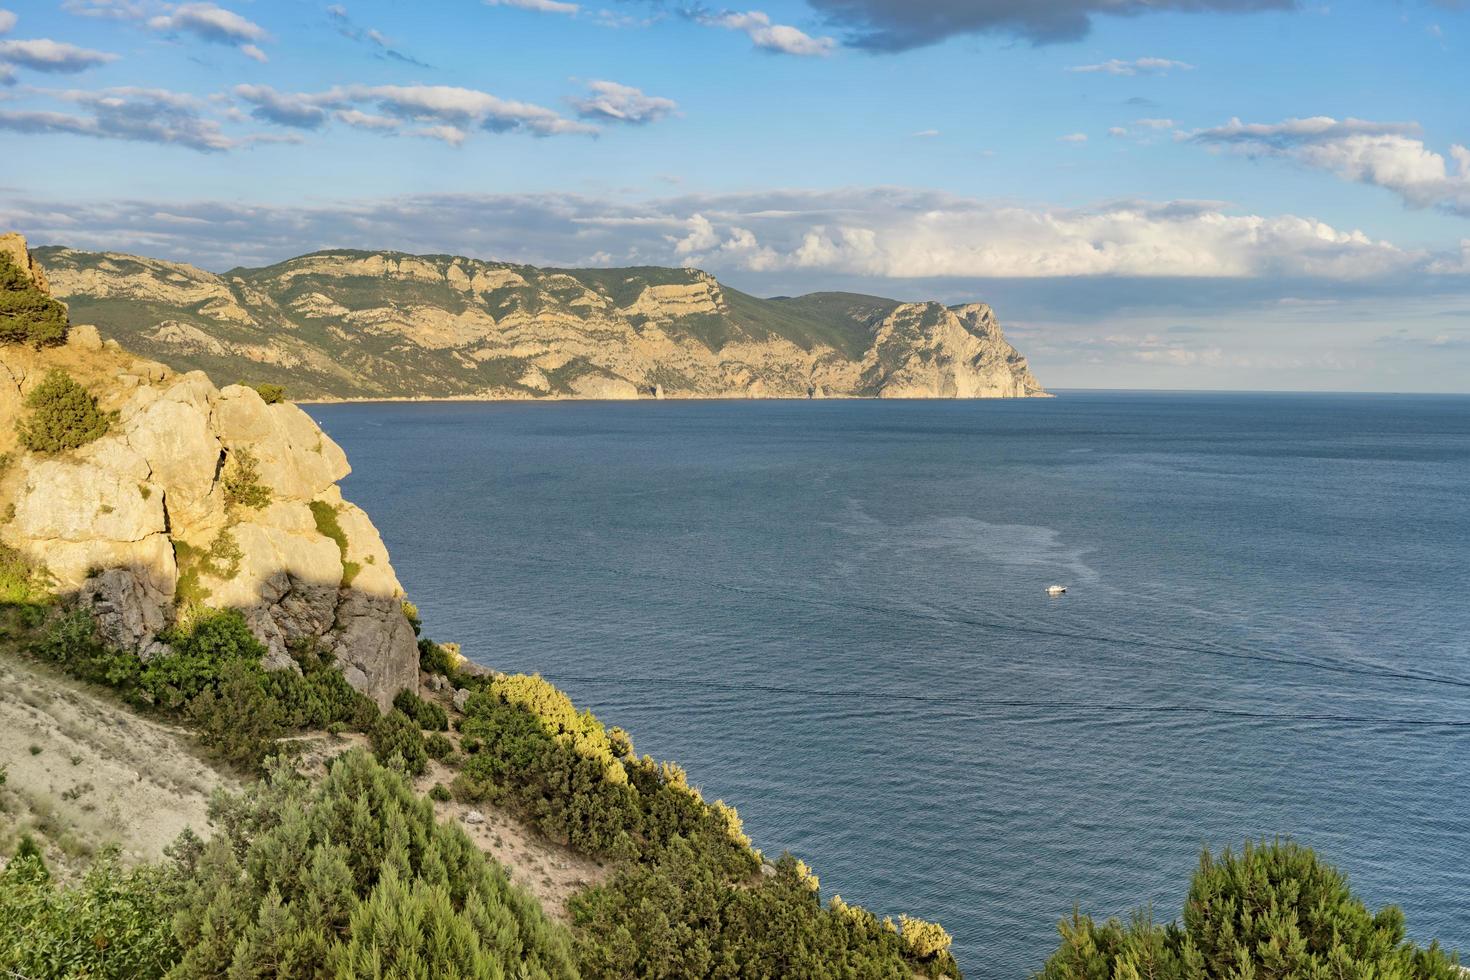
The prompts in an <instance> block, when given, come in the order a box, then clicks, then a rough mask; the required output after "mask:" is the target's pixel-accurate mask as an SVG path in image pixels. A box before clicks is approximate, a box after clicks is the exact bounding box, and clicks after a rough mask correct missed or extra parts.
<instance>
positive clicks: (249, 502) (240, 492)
mask: <svg viewBox="0 0 1470 980" xmlns="http://www.w3.org/2000/svg"><path fill="white" fill-rule="evenodd" d="M220 486H221V487H223V488H224V492H225V502H226V503H228V504H234V505H235V506H237V507H249V508H252V509H253V510H260V509H261V508H263V507H265V506H266V505H267V504H269V503H270V502H271V488H270V487H268V486H266V485H265V484H264V483H261V482H260V461H259V460H257V459H256V458H255V454H254V453H252V452H251V451H250V450H248V449H246V448H244V447H241V448H239V449H236V450H233V451H232V452H231V453H230V455H229V460H228V462H226V463H225V470H224V473H223V474H221V476H220Z"/></svg>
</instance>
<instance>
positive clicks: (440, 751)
mask: <svg viewBox="0 0 1470 980" xmlns="http://www.w3.org/2000/svg"><path fill="white" fill-rule="evenodd" d="M424 751H425V752H427V753H429V758H431V759H444V758H448V756H449V754H450V753H451V752H453V751H454V743H453V742H451V741H450V740H449V736H447V735H445V734H443V733H442V732H434V733H432V734H430V735H428V736H426V737H425V738H424Z"/></svg>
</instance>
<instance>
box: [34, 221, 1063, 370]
mask: <svg viewBox="0 0 1470 980" xmlns="http://www.w3.org/2000/svg"><path fill="white" fill-rule="evenodd" d="M40 254H41V256H42V261H43V262H44V263H45V264H46V266H47V270H48V272H49V273H50V275H51V278H52V281H53V283H54V284H55V286H56V290H57V292H58V294H59V295H61V296H63V297H64V298H65V299H66V300H67V301H68V302H69V303H70V304H71V305H72V308H73V311H74V313H75V314H76V315H77V316H78V317H79V318H84V319H89V320H92V321H94V322H96V323H98V324H100V325H101V326H102V328H103V330H104V333H106V334H107V335H109V336H112V337H116V338H118V339H120V340H122V341H123V342H124V343H125V344H126V345H127V346H128V347H129V348H131V349H134V350H138V351H141V352H144V353H146V354H148V355H149V356H152V357H156V358H158V359H159V360H161V361H163V362H165V363H168V364H170V365H172V366H174V367H175V368H177V369H180V370H187V369H195V368H198V369H204V370H207V371H210V372H212V373H214V374H216V375H220V374H226V373H227V375H228V376H229V377H236V378H244V379H246V380H249V381H271V382H276V383H282V384H285V385H286V386H287V387H288V388H289V389H290V390H291V391H292V393H293V394H294V395H296V396H297V397H303V398H328V399H330V398H383V397H387V398H587V399H618V398H655V397H658V395H659V394H660V393H662V395H663V397H666V398H680V397H683V398H807V397H819V396H820V397H827V398H843V397H849V398H851V397H865V398H866V397H872V398H879V397H881V398H894V397H899V398H1013V397H1029V396H1035V395H1044V394H1045V391H1044V390H1043V389H1042V387H1041V385H1040V384H1039V383H1038V382H1037V380H1036V378H1035V377H1034V376H1033V375H1032V374H1031V372H1030V370H1029V368H1028V367H1027V365H1026V360H1025V358H1024V357H1022V356H1021V355H1020V354H1019V353H1018V352H1017V351H1016V350H1015V348H1013V347H1012V346H1011V345H1010V344H1009V343H1007V342H1006V340H1005V337H1004V336H1003V334H1002V333H1001V330H1000V326H999V324H998V323H997V321H996V318H995V314H994V312H993V311H991V309H990V308H989V307H988V306H984V305H981V304H971V305H966V306H956V307H945V306H943V305H941V304H938V303H899V302H896V301H893V300H886V299H880V298H877V297H872V296H859V295H855V294H851V293H816V294H812V295H808V296H799V297H794V298H790V297H780V298H776V299H761V298H758V297H755V296H750V295H746V294H744V293H741V292H739V291H737V290H734V289H731V288H729V287H728V286H725V285H723V284H721V283H720V282H719V281H718V280H716V279H715V277H713V276H711V275H709V274H708V273H704V272H700V271H698V270H695V269H661V268H652V267H643V268H633V269H537V268H533V267H531V266H521V265H508V264H505V263H497V262H482V261H478V260H475V259H469V258H464V257H460V256H442V255H425V256H418V255H404V254H401V253H395V252H349V251H336V252H321V253H317V254H314V255H306V256H302V257H300V258H296V259H291V260H289V261H287V262H282V263H280V264H279V265H274V266H270V267H267V268H263V269H235V270H232V271H230V272H228V273H226V274H224V275H218V276H217V275H213V274H211V273H208V272H204V271H203V270H200V269H195V268H192V267H189V266H183V265H180V264H178V263H174V262H162V261H158V260H154V259H146V258H140V257H138V256H130V255H120V254H114V253H105V254H102V253H93V252H79V251H73V250H70V249H45V250H42V251H41V253H40Z"/></svg>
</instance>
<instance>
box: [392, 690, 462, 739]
mask: <svg viewBox="0 0 1470 980" xmlns="http://www.w3.org/2000/svg"><path fill="white" fill-rule="evenodd" d="M393 707H395V708H397V709H398V710H399V711H401V712H403V713H404V714H406V715H408V716H409V717H410V718H412V719H413V720H414V722H415V723H416V724H417V725H418V726H419V728H422V729H425V730H427V731H433V732H447V731H448V730H449V715H447V714H446V713H445V712H444V709H443V708H441V707H439V706H438V705H437V704H435V703H433V702H432V701H425V700H424V699H423V698H421V697H419V696H418V695H417V694H415V693H413V692H412V691H410V690H409V689H408V688H404V689H403V690H401V691H399V692H398V693H397V694H396V695H395V696H394V698H393Z"/></svg>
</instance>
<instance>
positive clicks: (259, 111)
mask: <svg viewBox="0 0 1470 980" xmlns="http://www.w3.org/2000/svg"><path fill="white" fill-rule="evenodd" d="M235 96H236V97H237V98H240V99H242V100H244V101H245V102H248V103H250V105H251V106H253V108H252V109H251V110H250V114H251V115H252V116H254V117H255V118H256V119H259V120H261V121H262V122H271V123H275V124H277V125H279V126H292V127H294V128H296V129H320V128H321V127H322V126H324V125H325V124H326V122H327V110H326V109H324V108H322V106H320V105H317V104H315V103H313V102H312V101H311V100H309V99H305V98H302V97H301V96H293V95H286V94H284V93H282V92H277V91H276V90H275V89H273V88H271V87H270V86H269V85H236V86H235Z"/></svg>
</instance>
